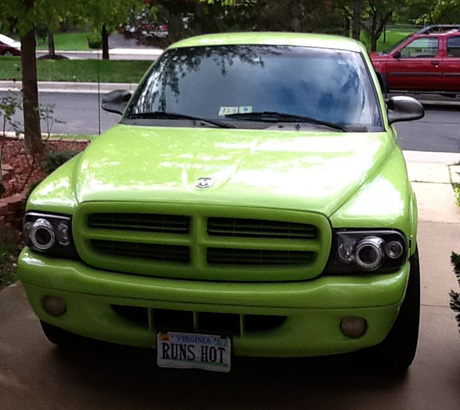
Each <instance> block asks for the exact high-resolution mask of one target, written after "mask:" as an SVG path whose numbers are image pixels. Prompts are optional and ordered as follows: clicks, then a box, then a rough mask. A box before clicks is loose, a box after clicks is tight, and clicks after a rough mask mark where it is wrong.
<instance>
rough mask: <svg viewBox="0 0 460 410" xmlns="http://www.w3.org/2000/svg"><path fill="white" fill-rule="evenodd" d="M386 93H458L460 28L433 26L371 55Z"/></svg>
mask: <svg viewBox="0 0 460 410" xmlns="http://www.w3.org/2000/svg"><path fill="white" fill-rule="evenodd" d="M370 57H371V59H372V63H373V64H374V67H375V70H376V71H377V72H378V73H379V74H380V75H381V77H382V79H383V81H384V83H385V85H386V88H387V91H395V90H398V91H418V92H441V93H451V92H453V93H457V92H460V25H433V26H428V27H425V28H423V29H421V30H419V31H417V32H416V33H414V34H412V35H410V36H408V37H406V38H405V39H404V40H402V41H401V42H399V43H398V44H396V46H394V47H393V48H392V49H391V50H390V51H386V52H380V53H371V54H370Z"/></svg>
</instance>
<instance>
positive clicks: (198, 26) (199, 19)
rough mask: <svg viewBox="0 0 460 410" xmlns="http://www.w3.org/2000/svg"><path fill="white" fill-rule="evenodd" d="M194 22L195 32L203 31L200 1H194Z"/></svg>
mask: <svg viewBox="0 0 460 410" xmlns="http://www.w3.org/2000/svg"><path fill="white" fill-rule="evenodd" d="M194 23H195V27H194V29H195V34H201V33H203V4H202V3H201V2H200V1H197V2H196V3H195V12H194Z"/></svg>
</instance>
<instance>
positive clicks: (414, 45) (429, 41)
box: [401, 37, 439, 58]
mask: <svg viewBox="0 0 460 410" xmlns="http://www.w3.org/2000/svg"><path fill="white" fill-rule="evenodd" d="M438 49H439V40H438V39H437V38H436V37H434V38H433V37H430V38H428V37H426V38H417V39H416V40H414V41H412V42H411V43H409V44H408V45H407V46H406V47H404V48H402V49H401V57H402V58H423V57H436V56H437V54H438Z"/></svg>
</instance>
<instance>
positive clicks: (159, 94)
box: [122, 45, 382, 131]
mask: <svg viewBox="0 0 460 410" xmlns="http://www.w3.org/2000/svg"><path fill="white" fill-rule="evenodd" d="M157 112H168V113H174V114H182V115H187V116H193V117H199V118H202V119H213V120H218V121H225V122H227V123H231V124H237V126H238V127H239V128H254V127H256V128H257V127H258V128H267V127H269V126H272V125H273V118H274V117H273V115H272V116H271V117H270V120H269V121H268V120H267V116H263V115H260V113H265V112H270V113H277V114H282V115H278V116H277V117H276V121H278V122H283V121H292V118H289V117H288V116H289V115H291V116H292V115H296V116H302V117H305V118H307V117H308V118H311V119H314V120H317V121H318V122H317V123H313V122H312V121H310V122H309V126H310V127H312V126H313V127H317V128H318V127H319V128H321V127H322V126H321V124H320V122H323V123H325V124H326V125H327V124H338V125H340V126H353V127H360V128H359V129H360V130H363V128H364V130H375V129H377V128H379V127H381V124H382V123H381V117H380V111H379V109H378V104H377V102H376V96H375V93H374V89H373V87H372V86H371V82H370V80H369V73H368V72H367V70H366V68H365V64H364V62H363V59H362V57H361V55H360V54H359V53H354V52H346V51H337V50H328V49H318V48H306V47H291V46H252V45H241V46H214V47H192V48H177V49H172V50H169V51H168V52H167V53H165V54H164V55H163V56H162V57H161V58H160V59H159V60H158V61H157V63H156V64H155V65H154V66H153V67H152V69H151V71H150V72H149V73H148V75H147V76H146V78H145V79H144V81H143V82H142V84H141V85H140V86H139V88H138V90H137V91H136V93H135V95H134V97H133V99H132V101H131V103H130V105H129V106H128V108H127V110H126V114H125V117H124V119H123V121H122V122H124V123H133V122H135V123H139V118H142V119H143V121H145V122H147V123H149V122H153V123H154V121H155V119H154V118H152V117H151V116H150V117H149V118H147V117H148V116H143V115H139V114H143V113H157ZM235 114H245V115H244V116H240V115H235ZM249 114H252V115H249ZM255 114H258V115H255ZM296 121H297V122H302V121H301V119H300V118H299V119H296ZM176 122H177V121H176ZM305 122H307V121H305ZM250 123H251V125H249V124H250ZM254 123H255V124H256V125H254ZM162 125H163V124H162ZM174 125H175V126H176V125H177V124H176V123H175V124H174ZM323 128H324V130H327V131H330V129H328V128H327V127H323Z"/></svg>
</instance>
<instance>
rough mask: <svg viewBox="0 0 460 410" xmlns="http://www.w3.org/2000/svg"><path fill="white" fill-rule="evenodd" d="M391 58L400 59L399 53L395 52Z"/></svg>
mask: <svg viewBox="0 0 460 410" xmlns="http://www.w3.org/2000/svg"><path fill="white" fill-rule="evenodd" d="M393 58H396V59H398V58H401V51H399V50H398V51H396V53H394V54H393Z"/></svg>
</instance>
